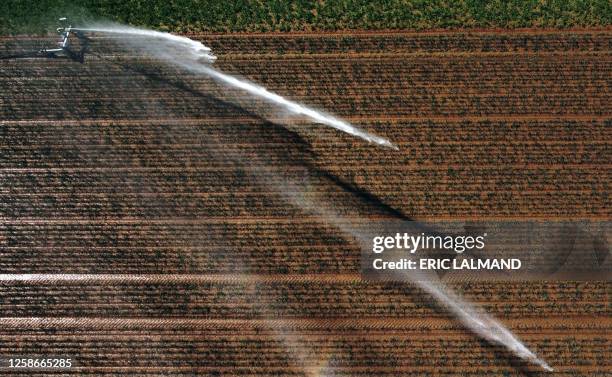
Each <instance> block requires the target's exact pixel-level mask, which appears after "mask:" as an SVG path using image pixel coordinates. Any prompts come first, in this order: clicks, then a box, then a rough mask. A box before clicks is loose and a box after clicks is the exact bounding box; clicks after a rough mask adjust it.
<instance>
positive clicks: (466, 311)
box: [282, 181, 553, 372]
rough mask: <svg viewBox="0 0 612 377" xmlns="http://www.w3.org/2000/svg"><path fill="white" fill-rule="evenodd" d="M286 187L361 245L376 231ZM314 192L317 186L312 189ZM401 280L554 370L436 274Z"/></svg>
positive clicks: (473, 328) (485, 333)
mask: <svg viewBox="0 0 612 377" xmlns="http://www.w3.org/2000/svg"><path fill="white" fill-rule="evenodd" d="M286 184H287V185H288V186H287V187H285V188H284V190H282V191H283V192H284V193H285V194H286V199H287V200H288V201H290V202H292V203H294V204H296V205H298V206H299V207H300V208H305V209H308V210H309V211H310V212H311V213H312V214H314V215H316V216H319V217H321V218H323V219H325V221H326V222H327V223H331V224H332V225H334V226H336V227H337V228H338V229H340V230H341V231H342V232H344V233H345V234H347V235H349V236H351V237H352V238H354V239H356V240H357V241H358V242H359V243H360V244H361V245H369V244H370V242H371V240H372V238H373V237H374V236H375V234H368V231H367V230H364V229H362V228H360V227H356V226H355V225H354V220H353V219H349V218H347V217H346V216H343V215H342V214H341V212H342V211H340V209H341V208H339V207H338V206H332V207H330V206H328V205H326V204H327V201H325V200H322V199H321V198H314V199H313V198H311V197H310V195H306V194H305V193H306V192H309V191H310V190H305V189H304V188H301V187H300V186H298V185H297V184H295V183H293V182H290V181H287V182H286ZM310 192H314V190H312V191H310ZM398 279H399V280H408V281H411V282H412V283H414V284H415V285H417V286H419V287H420V288H421V289H422V290H423V291H425V292H427V293H428V294H429V295H431V296H432V297H433V298H434V299H436V301H437V302H438V303H439V304H440V305H441V306H443V307H444V308H446V309H447V310H448V311H450V312H451V313H452V314H453V315H454V316H455V317H456V318H457V319H458V320H459V321H460V322H461V323H463V325H464V326H465V327H467V328H468V329H470V330H471V331H472V332H474V333H475V334H477V335H478V336H480V337H482V338H484V339H486V340H487V341H489V342H491V343H495V344H499V345H502V346H504V347H506V348H507V349H508V350H509V351H510V352H512V353H513V354H514V355H515V356H517V357H519V358H521V359H523V360H526V361H528V362H530V363H533V364H535V365H538V366H540V367H541V368H542V369H544V370H546V371H548V372H552V371H553V368H552V367H550V366H549V365H548V364H547V363H546V362H545V361H544V360H542V359H540V358H538V357H537V356H536V355H535V354H534V353H533V352H531V351H530V350H529V349H528V348H527V347H526V346H525V345H524V344H523V343H522V342H521V341H520V340H519V339H518V338H517V337H516V336H515V335H514V334H512V332H511V331H510V330H508V329H507V328H506V327H504V326H503V325H502V324H501V323H500V322H498V321H496V320H495V319H493V318H491V317H490V316H489V315H487V314H486V313H484V312H483V311H482V310H480V309H479V308H477V307H476V306H474V305H473V304H470V303H469V302H467V301H465V300H463V299H462V298H461V297H460V296H459V295H458V294H456V293H454V292H453V291H451V290H450V289H449V288H447V287H446V286H445V285H444V284H443V283H442V282H440V281H439V280H438V281H436V280H435V279H436V277H435V276H433V275H431V274H428V275H426V276H425V275H423V273H422V272H421V273H417V272H416V271H411V272H404V273H403V274H401V275H399V276H398Z"/></svg>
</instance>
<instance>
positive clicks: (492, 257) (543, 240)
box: [361, 221, 612, 280]
mask: <svg viewBox="0 0 612 377" xmlns="http://www.w3.org/2000/svg"><path fill="white" fill-rule="evenodd" d="M363 229H364V230H363V232H362V240H367V242H365V243H366V244H365V245H362V260H361V267H362V274H363V275H364V276H365V277H366V278H369V279H392V280H396V279H403V278H404V277H410V278H412V279H419V280H428V279H440V278H446V279H457V280H483V279H484V280H543V279H545V280H609V279H610V276H612V274H611V272H612V258H609V254H610V247H609V243H608V240H609V239H610V229H611V227H610V222H605V221H599V222H587V221H581V222H569V221H493V222H479V223H474V222H470V223H467V222H461V221H439V222H416V221H383V222H377V223H375V224H372V223H369V224H367V225H364V228H363ZM407 273H409V274H411V275H406V274H407Z"/></svg>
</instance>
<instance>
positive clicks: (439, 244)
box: [372, 233, 522, 270]
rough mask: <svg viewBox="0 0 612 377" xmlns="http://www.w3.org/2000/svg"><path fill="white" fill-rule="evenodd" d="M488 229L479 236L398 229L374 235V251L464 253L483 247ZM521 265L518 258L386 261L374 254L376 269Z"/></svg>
mask: <svg viewBox="0 0 612 377" xmlns="http://www.w3.org/2000/svg"><path fill="white" fill-rule="evenodd" d="M486 237H487V233H483V234H482V235H479V236H441V235H435V236H434V235H427V234H425V233H421V234H419V235H411V234H408V233H396V234H395V236H386V237H385V236H376V237H374V238H373V240H372V243H373V246H372V252H373V253H375V254H381V253H383V252H384V251H385V250H404V251H405V252H407V253H410V254H415V253H416V252H417V251H418V250H446V251H451V252H455V253H457V254H463V253H464V252H465V251H468V252H469V251H472V250H484V248H485V239H486ZM521 266H522V262H521V260H520V259H519V258H486V259H480V258H469V259H459V258H418V259H414V258H400V259H399V260H395V261H386V260H384V259H383V258H382V256H381V257H380V258H375V259H374V260H373V262H372V267H373V268H374V269H375V270H386V269H392V270H396V269H397V270H415V269H421V270H462V269H470V270H483V269H484V270H502V269H505V270H518V269H520V268H521Z"/></svg>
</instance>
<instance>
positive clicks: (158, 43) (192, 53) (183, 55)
mask: <svg viewBox="0 0 612 377" xmlns="http://www.w3.org/2000/svg"><path fill="white" fill-rule="evenodd" d="M78 30H81V31H87V32H99V33H112V34H122V35H128V36H130V37H140V38H141V40H140V44H139V43H135V42H134V41H127V43H130V42H131V45H132V46H135V47H138V48H140V49H142V50H143V51H145V52H146V53H148V54H149V55H152V56H154V57H157V58H159V59H161V60H165V61H167V62H168V63H170V64H175V65H178V66H180V67H182V68H184V69H187V70H189V71H191V72H194V73H200V74H204V75H207V76H209V77H211V78H213V79H214V80H216V81H218V82H222V83H224V84H226V85H230V86H232V87H234V88H238V89H240V90H243V91H245V92H247V93H249V94H251V95H254V96H256V97H259V98H262V99H264V100H266V101H268V102H269V103H271V104H274V105H276V106H280V107H282V108H284V109H286V110H288V111H289V112H290V113H293V114H295V115H301V116H305V117H307V118H310V119H311V120H313V121H314V122H316V123H320V124H325V125H327V126H330V127H333V128H335V129H337V130H340V131H342V132H346V133H347V134H349V135H353V136H356V137H359V138H361V139H363V140H366V141H368V142H370V143H374V144H377V145H381V146H384V147H389V148H393V149H396V150H397V149H398V148H397V147H396V146H395V145H394V144H393V143H391V142H390V141H389V140H387V139H385V138H383V137H380V136H377V135H374V134H371V133H369V132H366V131H363V130H361V129H359V128H358V127H356V126H354V125H352V124H350V123H347V122H345V121H343V120H341V119H338V118H336V117H333V116H331V115H329V114H325V113H323V112H320V111H317V110H314V109H311V108H309V107H307V106H304V105H302V104H299V103H297V102H293V101H290V100H288V99H286V98H284V97H282V96H280V95H278V94H276V93H272V92H270V91H268V90H267V89H266V88H264V87H262V86H259V85H257V84H254V83H252V82H249V81H247V80H244V79H239V78H237V77H234V76H231V75H228V74H226V73H223V72H221V71H219V70H217V69H214V68H212V67H211V66H210V65H209V64H207V63H212V62H214V61H215V60H216V59H217V57H216V56H214V55H213V54H212V53H211V50H210V48H209V47H206V46H204V45H203V44H202V43H200V42H198V41H194V40H192V39H190V38H187V37H182V36H177V35H173V34H169V33H163V32H159V31H154V30H144V29H138V28H133V27H128V26H92V27H89V28H78ZM143 42H145V43H146V45H142V43H143Z"/></svg>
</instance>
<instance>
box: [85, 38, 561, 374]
mask: <svg viewBox="0 0 612 377" xmlns="http://www.w3.org/2000/svg"><path fill="white" fill-rule="evenodd" d="M81 30H85V31H95V32H107V33H115V34H129V35H132V36H140V37H145V38H148V41H147V40H146V39H145V40H144V41H142V40H141V41H140V43H136V44H134V43H133V41H132V46H133V47H134V46H135V47H136V48H140V49H142V50H143V51H145V53H148V55H149V56H152V57H156V58H157V59H159V60H162V61H165V62H167V63H169V64H174V65H178V66H180V67H183V68H185V69H187V70H190V71H192V72H195V73H201V74H205V75H208V76H209V77H212V78H214V79H216V80H219V81H222V82H225V83H226V84H228V85H231V86H233V87H237V88H239V89H242V90H245V91H247V92H249V93H251V94H253V95H257V96H260V97H262V98H264V99H266V100H268V101H269V102H272V103H275V104H278V105H281V106H283V107H285V108H286V109H288V110H289V111H291V112H293V113H296V114H301V115H305V116H308V117H310V118H311V119H313V120H315V121H317V122H320V123H324V124H327V125H329V126H331V127H334V128H337V129H339V130H342V131H344V132H347V133H349V134H352V135H355V136H358V137H362V138H364V139H365V140H367V141H370V142H374V143H377V144H379V145H383V146H387V147H392V148H395V146H394V145H393V144H392V143H390V142H389V141H388V140H386V139H384V138H380V137H378V136H375V135H372V134H369V133H366V132H364V131H361V130H359V129H358V128H356V127H354V126H352V125H350V124H348V123H346V122H343V121H341V120H339V119H336V118H333V117H330V116H326V115H325V114H323V113H319V112H317V111H315V110H312V109H309V108H307V107H305V106H303V105H299V104H297V103H294V102H292V101H289V100H287V99H285V98H283V97H281V96H278V95H276V94H274V93H271V92H269V91H267V90H266V89H265V88H263V87H260V86H257V85H255V84H252V83H249V82H247V81H242V80H239V79H237V78H236V77H233V76H230V75H227V74H224V73H222V72H220V71H218V70H215V69H213V68H211V67H210V66H209V65H206V64H203V63H202V62H201V61H200V59H202V58H205V59H207V58H206V57H207V56H210V55H208V52H209V51H210V49H209V48H207V47H205V46H203V45H202V44H201V43H199V42H197V41H193V40H191V39H189V38H185V37H178V36H173V35H171V34H167V33H160V32H156V31H150V30H142V29H135V28H130V27H125V26H112V27H92V28H89V29H81ZM152 38H153V39H154V40H155V41H157V42H160V41H161V42H160V43H161V45H158V46H157V48H156V47H155V46H154V45H153V44H152V43H151V39H152ZM164 41H165V42H166V43H165V44H164ZM143 43H146V44H144V45H143ZM160 47H161V48H160ZM171 47H174V48H171ZM213 59H214V58H213ZM208 60H209V61H210V59H208ZM268 169H269V168H268ZM263 170H264V171H262V170H257V169H254V171H253V173H255V174H256V175H259V174H260V173H270V171H265V170H267V169H263ZM271 172H272V173H274V174H275V175H277V176H281V177H282V176H283V173H282V172H279V171H277V170H274V171H271ZM277 189H278V191H279V192H281V193H283V194H284V195H285V199H287V201H289V202H290V203H292V204H293V205H296V206H298V207H299V208H301V209H303V210H306V211H308V212H310V213H311V214H313V215H315V216H318V217H321V218H323V219H325V221H326V222H328V223H330V224H332V225H334V226H335V227H337V228H338V229H340V230H341V231H343V232H344V233H345V234H347V235H349V236H352V237H354V238H355V239H357V240H359V241H360V242H365V241H367V242H369V240H370V239H371V237H370V235H367V234H364V233H363V232H362V231H361V230H360V229H357V228H355V227H354V226H353V225H352V224H351V221H350V220H349V219H347V218H346V217H345V216H343V215H342V213H343V212H344V211H342V210H341V209H342V208H341V207H339V206H338V204H337V203H334V205H331V206H330V205H326V203H327V202H328V200H326V199H327V198H314V199H312V198H309V196H310V195H308V194H307V193H309V192H315V190H311V187H309V186H307V185H306V186H305V185H303V184H297V183H296V182H294V181H292V180H291V179H288V178H285V181H284V184H283V187H277ZM405 277H406V278H407V279H409V280H410V281H412V282H413V283H415V284H416V285H418V286H419V287H420V288H421V289H423V290H424V291H425V292H427V293H428V294H430V295H431V296H432V297H434V298H435V299H436V301H437V302H438V303H439V304H440V305H441V306H443V307H445V308H446V309H447V310H449V311H450V312H451V313H452V314H453V315H455V317H457V318H458V319H459V320H460V321H461V322H462V323H463V324H464V326H466V327H467V328H468V329H470V330H471V331H472V332H474V333H475V334H477V335H478V336H480V337H482V338H484V339H486V340H487V341H489V342H491V343H496V344H500V345H502V346H504V347H506V348H507V349H508V350H509V351H510V352H512V353H513V354H514V355H516V356H517V357H519V358H521V359H523V360H527V361H529V362H531V363H533V364H536V365H538V366H540V367H542V368H543V369H545V370H547V371H552V370H553V369H552V368H551V367H550V366H549V365H548V364H547V363H546V362H545V361H543V360H542V359H540V358H538V357H537V356H536V355H535V354H534V353H533V352H531V351H530V350H529V349H528V348H527V347H526V346H525V345H524V344H523V343H522V342H521V341H520V340H519V339H518V338H517V337H516V336H514V335H513V334H512V333H511V332H510V331H509V330H508V329H506V328H505V327H504V326H503V325H502V324H501V323H499V322H497V321H496V320H494V319H493V318H491V317H490V316H488V315H486V314H485V313H483V312H482V311H481V310H479V309H478V308H476V307H475V306H474V305H472V304H470V303H468V302H466V301H465V300H463V299H462V298H461V297H459V296H458V295H457V294H455V293H454V292H452V291H450V290H449V289H448V288H446V287H445V286H444V285H443V284H442V283H441V282H438V283H433V282H427V281H426V279H424V278H423V277H422V276H421V277H420V279H419V276H413V275H411V274H407V276H405ZM427 279H431V277H428V278H427Z"/></svg>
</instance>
